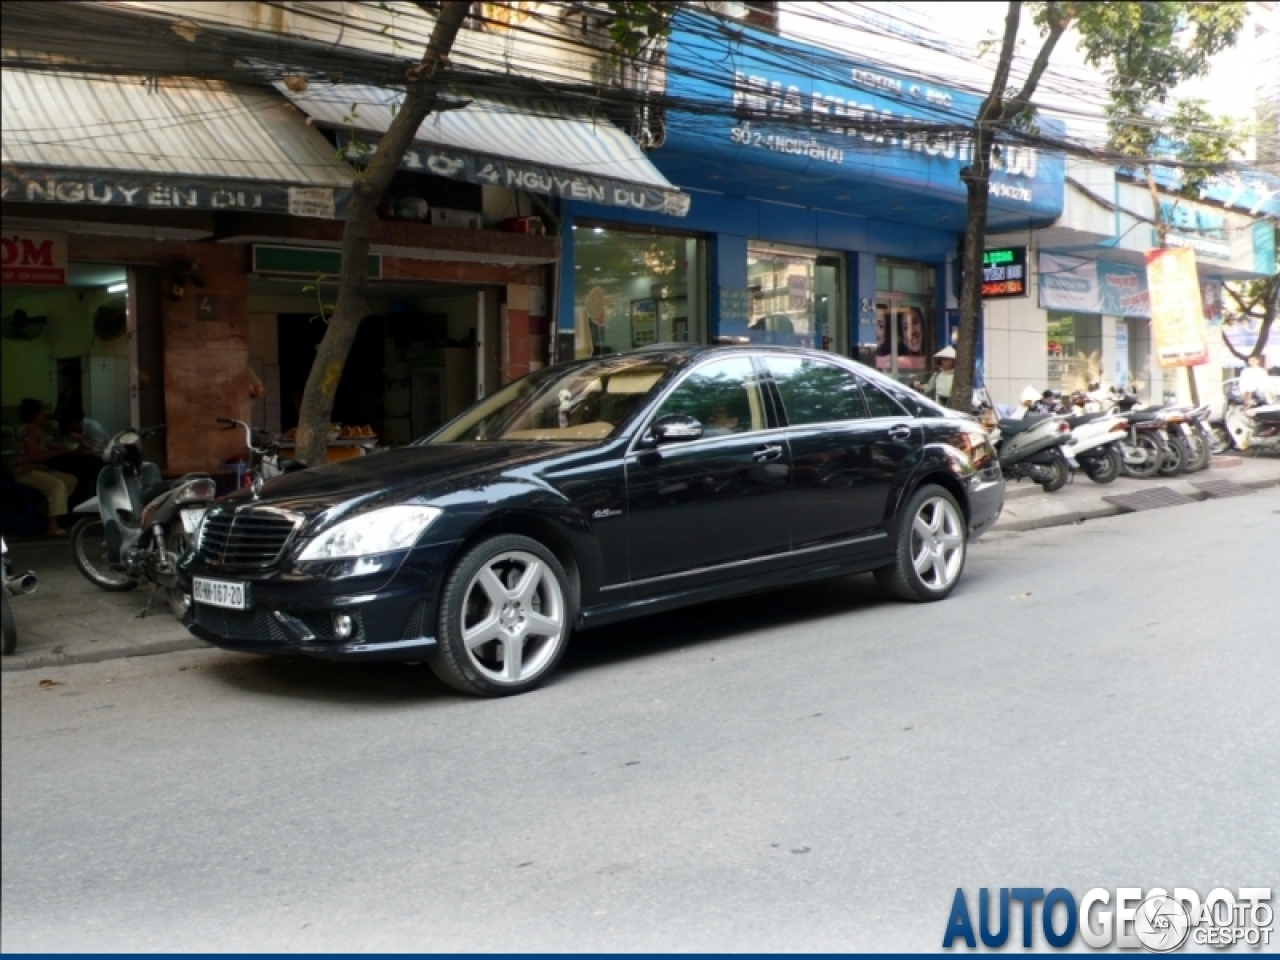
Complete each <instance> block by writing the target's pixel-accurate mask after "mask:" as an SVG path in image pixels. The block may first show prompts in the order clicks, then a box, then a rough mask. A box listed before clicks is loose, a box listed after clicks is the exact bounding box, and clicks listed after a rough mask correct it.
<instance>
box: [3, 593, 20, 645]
mask: <svg viewBox="0 0 1280 960" xmlns="http://www.w3.org/2000/svg"><path fill="white" fill-rule="evenodd" d="M0 612H2V614H3V617H2V619H3V628H4V633H3V635H0V636H2V637H3V646H0V652H3V653H4V655H5V656H6V657H7V656H8V655H9V654H11V653H13V652H14V651H15V650H17V649H18V624H17V623H16V622H15V621H14V619H13V608H12V607H11V606H10V600H9V591H8V590H7V589H6V588H5V587H3V586H0Z"/></svg>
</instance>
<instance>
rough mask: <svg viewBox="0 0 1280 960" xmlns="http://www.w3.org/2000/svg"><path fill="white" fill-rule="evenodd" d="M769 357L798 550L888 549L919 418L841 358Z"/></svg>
mask: <svg viewBox="0 0 1280 960" xmlns="http://www.w3.org/2000/svg"><path fill="white" fill-rule="evenodd" d="M764 363H765V366H766V368H767V370H768V371H769V375H770V377H771V379H772V381H773V385H774V388H775V390H776V391H777V395H778V397H779V399H780V401H781V406H782V408H783V412H784V415H785V417H786V423H787V432H786V436H787V441H788V444H789V446H790V450H791V467H792V470H791V487H790V490H789V491H788V493H787V495H786V496H787V499H788V511H787V512H788V514H789V515H790V517H791V540H792V544H793V548H794V549H795V550H797V551H801V550H812V549H821V548H822V547H831V548H833V549H837V548H848V549H852V550H853V551H854V552H858V553H864V552H874V551H875V550H877V549H880V548H882V547H883V542H882V541H883V540H884V538H885V536H886V535H887V530H886V526H885V524H886V519H887V516H888V512H889V503H888V499H889V495H890V492H891V490H892V488H893V481H894V478H895V476H896V475H898V473H899V472H900V471H901V470H902V469H903V467H904V464H905V463H906V461H907V460H908V459H909V458H910V456H911V453H912V451H913V449H914V448H915V446H917V445H918V444H919V437H920V430H919V428H918V426H917V425H916V424H915V423H914V420H913V418H912V417H911V416H910V415H909V414H907V413H906V411H904V410H903V409H902V408H901V407H899V406H898V405H897V404H896V403H895V402H894V401H893V400H892V399H891V398H889V397H888V396H887V395H886V394H884V393H883V392H882V391H880V390H878V389H877V388H876V387H875V386H874V385H873V384H871V383H869V382H867V381H865V380H864V379H863V378H861V377H859V376H857V374H855V373H854V372H853V371H851V370H849V369H848V368H846V367H844V366H842V365H840V364H836V363H833V362H830V361H826V360H822V359H817V358H811V357H793V356H769V357H766V358H765V359H764Z"/></svg>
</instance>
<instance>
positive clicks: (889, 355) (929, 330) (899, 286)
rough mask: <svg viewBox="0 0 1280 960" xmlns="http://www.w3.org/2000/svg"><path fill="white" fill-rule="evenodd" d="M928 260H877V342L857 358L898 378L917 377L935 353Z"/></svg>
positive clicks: (866, 346) (931, 274) (931, 273)
mask: <svg viewBox="0 0 1280 960" xmlns="http://www.w3.org/2000/svg"><path fill="white" fill-rule="evenodd" d="M936 279H937V269H936V268H935V267H934V266H932V265H931V264H927V263H904V262H898V261H894V260H885V259H877V260H876V342H875V344H874V345H871V344H864V345H862V346H861V349H860V350H859V357H858V359H859V360H861V361H862V362H863V363H866V364H867V365H868V366H874V367H875V368H876V369H877V370H883V371H884V372H885V373H887V374H889V375H890V376H892V377H896V378H898V379H899V380H907V381H909V380H914V379H920V378H921V375H922V374H924V373H925V372H926V371H927V370H928V369H929V359H930V357H931V356H932V354H933V352H934V349H935V348H934V347H933V344H934V342H935V333H934V324H935V316H934V312H935V310H934V304H935V302H936V300H937V298H936V296H935V293H934V289H935V288H934V285H935V283H936Z"/></svg>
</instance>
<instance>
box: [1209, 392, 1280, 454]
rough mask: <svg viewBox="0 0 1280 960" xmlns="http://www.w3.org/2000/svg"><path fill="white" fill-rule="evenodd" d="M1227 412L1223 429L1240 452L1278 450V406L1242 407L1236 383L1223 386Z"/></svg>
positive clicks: (1279, 432)
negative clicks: (1224, 428)
mask: <svg viewBox="0 0 1280 960" xmlns="http://www.w3.org/2000/svg"><path fill="white" fill-rule="evenodd" d="M1222 386H1223V390H1224V391H1226V394H1227V409H1226V412H1225V414H1224V416H1223V422H1224V426H1225V427H1226V430H1227V434H1228V436H1229V437H1230V439H1231V442H1232V444H1233V445H1234V446H1236V447H1237V448H1239V449H1240V450H1280V403H1268V404H1255V405H1253V406H1246V405H1245V402H1244V401H1245V398H1244V396H1243V395H1242V394H1241V393H1240V384H1239V382H1238V381H1236V380H1228V381H1227V383H1224V384H1223V385H1222Z"/></svg>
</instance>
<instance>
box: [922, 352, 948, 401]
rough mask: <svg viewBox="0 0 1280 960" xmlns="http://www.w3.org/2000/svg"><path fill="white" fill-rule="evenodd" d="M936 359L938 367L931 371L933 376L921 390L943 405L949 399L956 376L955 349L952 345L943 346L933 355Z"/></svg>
mask: <svg viewBox="0 0 1280 960" xmlns="http://www.w3.org/2000/svg"><path fill="white" fill-rule="evenodd" d="M933 358H934V359H935V360H937V361H938V369H937V370H935V371H933V376H932V377H930V378H929V380H928V382H927V383H925V385H924V386H923V387H921V388H920V389H921V392H923V393H925V394H928V395H929V396H931V397H933V398H934V399H935V400H937V401H938V402H939V403H941V404H942V405H943V406H946V405H947V402H948V401H949V400H950V399H951V385H952V384H953V383H954V382H955V377H956V372H955V371H956V351H955V348H953V347H943V348H942V349H941V350H939V351H938V352H937V353H935V354H934V355H933Z"/></svg>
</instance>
